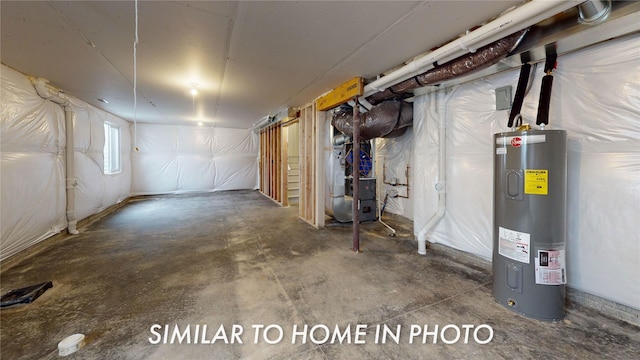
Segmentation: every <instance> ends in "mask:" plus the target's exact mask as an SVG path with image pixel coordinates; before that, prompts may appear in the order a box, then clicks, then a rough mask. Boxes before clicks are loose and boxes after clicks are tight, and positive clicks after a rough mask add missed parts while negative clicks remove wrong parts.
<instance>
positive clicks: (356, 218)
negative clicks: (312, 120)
mask: <svg viewBox="0 0 640 360" xmlns="http://www.w3.org/2000/svg"><path fill="white" fill-rule="evenodd" d="M352 174H353V208H352V218H353V248H352V250H353V252H355V253H359V252H360V109H359V108H358V103H357V102H356V105H355V106H354V107H353V172H352Z"/></svg>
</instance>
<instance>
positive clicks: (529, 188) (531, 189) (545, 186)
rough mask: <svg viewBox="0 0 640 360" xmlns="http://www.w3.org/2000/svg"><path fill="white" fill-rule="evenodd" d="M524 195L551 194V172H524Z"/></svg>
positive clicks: (536, 170) (533, 170) (537, 170)
mask: <svg viewBox="0 0 640 360" xmlns="http://www.w3.org/2000/svg"><path fill="white" fill-rule="evenodd" d="M524 193H525V194H529V195H548V194H549V170H539V169H527V170H525V171H524Z"/></svg>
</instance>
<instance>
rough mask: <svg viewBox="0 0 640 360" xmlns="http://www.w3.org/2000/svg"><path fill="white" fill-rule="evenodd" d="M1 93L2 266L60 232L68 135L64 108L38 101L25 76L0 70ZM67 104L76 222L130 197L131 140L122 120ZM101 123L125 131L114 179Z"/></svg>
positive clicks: (80, 104) (77, 103)
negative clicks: (105, 161)
mask: <svg viewBox="0 0 640 360" xmlns="http://www.w3.org/2000/svg"><path fill="white" fill-rule="evenodd" d="M0 86H1V92H2V96H1V105H2V113H1V115H2V117H1V129H0V130H1V133H0V136H1V138H0V148H1V150H2V151H1V157H0V173H1V183H0V190H1V194H2V198H1V207H2V208H1V213H2V216H1V217H0V232H1V234H0V249H1V251H0V260H4V259H6V258H7V257H9V256H11V255H14V254H16V253H18V252H19V251H21V250H23V249H26V248H28V247H29V246H31V245H34V244H36V243H38V242H39V241H41V240H44V239H46V238H47V237H49V236H51V235H54V234H56V233H59V232H60V231H61V230H63V229H65V228H66V226H67V225H66V194H65V192H66V190H65V184H66V174H65V147H66V136H65V128H64V127H65V120H64V112H63V110H62V107H60V106H59V105H57V104H54V103H52V102H51V101H48V100H44V99H42V98H41V97H40V96H38V94H37V93H36V92H35V90H34V88H33V85H32V84H31V82H30V81H29V79H28V78H27V77H26V76H25V75H23V74H21V73H19V72H17V71H14V70H12V69H10V68H8V67H6V66H4V65H2V69H1V82H0ZM68 98H69V100H70V101H71V104H72V109H73V110H74V112H76V113H77V116H76V117H75V121H74V123H75V125H74V126H75V131H74V148H75V149H74V150H75V151H74V154H75V169H76V179H77V181H78V186H77V188H76V217H77V219H78V220H81V219H83V218H86V217H87V216H90V215H92V214H95V213H97V212H99V211H101V210H103V209H105V208H106V207H108V206H111V205H113V204H115V203H116V202H118V201H121V200H122V199H124V198H126V197H127V196H128V195H129V192H130V183H131V166H130V161H129V149H130V140H129V139H130V136H129V132H128V123H127V122H126V121H124V120H122V119H119V118H116V117H113V116H112V115H110V114H107V113H105V112H104V111H102V110H99V109H97V108H95V107H93V106H91V105H87V104H85V103H83V102H81V101H79V100H77V99H73V98H71V97H68ZM104 121H109V122H111V123H113V124H119V125H120V126H122V128H123V130H124V131H122V132H121V134H122V143H121V149H122V150H121V151H122V152H121V154H122V165H123V171H122V172H121V173H119V174H114V175H104V174H103V173H102V166H103V165H102V158H103V155H102V148H103V146H104V129H103V123H104Z"/></svg>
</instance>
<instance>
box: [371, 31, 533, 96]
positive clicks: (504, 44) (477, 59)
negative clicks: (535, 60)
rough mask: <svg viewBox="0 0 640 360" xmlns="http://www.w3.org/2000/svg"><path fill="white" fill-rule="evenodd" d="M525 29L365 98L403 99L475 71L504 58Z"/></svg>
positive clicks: (517, 42)
mask: <svg viewBox="0 0 640 360" xmlns="http://www.w3.org/2000/svg"><path fill="white" fill-rule="evenodd" d="M527 30H528V29H525V30H520V31H518V32H516V33H513V34H511V35H509V36H507V37H504V38H502V39H500V40H497V41H494V42H492V43H491V44H489V45H486V46H483V47H481V48H480V49H478V50H477V51H476V52H474V53H469V54H466V55H463V56H460V57H458V58H456V59H453V60H451V61H449V62H447V63H445V64H442V65H437V66H436V67H435V68H433V69H431V70H429V71H427V72H424V73H422V74H419V75H416V76H414V77H412V78H410V79H407V80H405V81H403V82H401V83H399V84H396V85H394V86H391V87H388V88H387V89H386V90H384V91H381V92H379V93H376V94H373V95H371V96H369V97H368V98H367V101H368V102H370V103H371V104H374V105H375V104H378V103H380V102H381V101H383V100H386V99H394V98H402V97H403V95H402V94H404V93H408V92H410V91H411V90H413V89H416V88H419V87H423V86H427V85H435V84H439V83H441V82H443V81H446V80H451V79H453V78H456V77H459V76H462V75H467V74H469V73H471V72H474V71H479V70H483V69H486V68H488V67H489V66H491V65H493V64H495V63H497V62H498V61H500V60H502V59H504V58H505V57H506V56H507V55H508V54H509V53H510V52H511V51H513V49H515V47H516V46H517V45H518V44H519V43H520V40H522V37H523V35H524V34H525V33H526V32H527Z"/></svg>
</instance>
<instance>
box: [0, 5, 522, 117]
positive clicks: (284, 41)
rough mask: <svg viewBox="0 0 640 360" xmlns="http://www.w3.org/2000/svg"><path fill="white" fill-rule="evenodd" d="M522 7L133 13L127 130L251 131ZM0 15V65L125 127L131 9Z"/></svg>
mask: <svg viewBox="0 0 640 360" xmlns="http://www.w3.org/2000/svg"><path fill="white" fill-rule="evenodd" d="M521 2H522V1H504V0H499V1H488V0H478V1H371V2H368V1H295V2H294V1H255V2H254V1H230V2H221V1H192V2H189V1H172V2H169V1H140V2H139V3H138V24H139V25H138V36H139V42H138V45H137V89H138V91H137V94H138V95H137V112H136V119H137V121H138V122H145V123H157V124H181V125H184V124H190V125H196V124H198V123H203V124H204V125H208V126H211V125H213V124H215V126H220V127H232V128H249V127H251V126H252V124H254V123H256V122H257V121H258V120H260V119H261V118H262V117H264V116H266V115H269V114H275V113H277V112H278V111H280V110H282V109H284V108H286V107H299V106H303V105H305V104H306V103H308V102H310V101H312V100H313V99H314V98H316V97H317V96H319V95H321V94H323V93H324V92H326V91H328V90H330V89H332V88H334V87H336V86H338V85H339V84H341V83H342V82H344V81H346V80H348V79H350V78H352V77H354V76H362V77H365V78H375V77H376V76H377V75H379V74H381V73H383V72H385V71H388V70H389V69H391V68H394V67H396V66H398V65H401V64H402V63H403V62H405V61H407V60H411V59H412V58H413V57H415V56H417V55H419V54H421V53H424V52H425V51H428V50H429V49H431V48H433V47H436V46H439V45H442V44H443V43H446V42H448V41H449V40H451V39H453V38H456V37H458V36H459V35H461V34H463V33H464V32H465V31H467V30H468V29H471V28H473V27H475V26H477V25H480V24H482V23H485V22H487V21H488V20H490V19H492V18H494V17H496V16H498V15H499V14H500V13H502V12H504V11H505V10H507V9H509V8H511V7H512V6H514V5H518V4H520V3H521ZM0 4H1V5H0V6H1V16H2V18H1V33H2V40H1V52H0V54H1V60H2V63H4V64H5V65H7V66H10V67H12V68H14V69H16V70H18V71H20V72H23V73H25V74H27V75H33V76H38V77H44V78H46V79H48V80H50V82H51V84H52V85H54V86H56V87H58V88H61V89H62V90H64V91H65V92H66V93H68V94H70V95H73V96H75V97H77V98H79V99H81V100H84V101H86V102H88V103H90V104H93V105H95V106H97V107H99V108H102V109H104V110H106V111H108V112H111V113H113V114H115V115H117V116H120V117H122V118H124V119H126V120H129V121H133V120H134V98H133V84H134V67H133V43H134V39H135V3H134V2H133V1H71V2H63V1H49V2H45V1H36V2H34V1H4V0H3V1H2V2H1V3H0ZM192 84H196V85H195V86H196V88H197V90H198V94H197V95H196V96H195V97H192V95H191V94H190V90H191V87H192ZM98 99H105V100H107V101H108V102H109V103H108V104H104V103H101V102H99V101H98Z"/></svg>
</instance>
